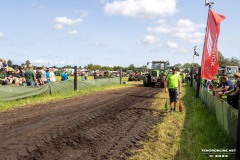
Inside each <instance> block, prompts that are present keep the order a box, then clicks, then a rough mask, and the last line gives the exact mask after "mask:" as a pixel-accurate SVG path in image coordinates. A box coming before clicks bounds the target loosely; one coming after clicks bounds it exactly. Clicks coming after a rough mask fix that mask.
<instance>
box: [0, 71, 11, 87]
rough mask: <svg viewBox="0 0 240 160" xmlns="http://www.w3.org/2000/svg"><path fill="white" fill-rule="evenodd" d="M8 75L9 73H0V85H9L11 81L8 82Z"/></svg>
mask: <svg viewBox="0 0 240 160" xmlns="http://www.w3.org/2000/svg"><path fill="white" fill-rule="evenodd" d="M7 77H8V74H7V72H5V71H3V70H1V71H0V84H1V85H9V81H8V78H7Z"/></svg>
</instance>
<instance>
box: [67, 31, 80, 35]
mask: <svg viewBox="0 0 240 160" xmlns="http://www.w3.org/2000/svg"><path fill="white" fill-rule="evenodd" d="M67 33H68V34H71V35H76V34H78V31H77V30H71V31H67Z"/></svg>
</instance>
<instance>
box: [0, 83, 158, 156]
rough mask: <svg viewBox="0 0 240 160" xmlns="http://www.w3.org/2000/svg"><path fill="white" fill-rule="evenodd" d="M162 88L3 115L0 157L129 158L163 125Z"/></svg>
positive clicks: (91, 96) (127, 90) (101, 94)
mask: <svg viewBox="0 0 240 160" xmlns="http://www.w3.org/2000/svg"><path fill="white" fill-rule="evenodd" d="M160 91H161V89H160V88H145V87H131V88H125V89H119V90H112V91H104V92H99V93H93V94H89V95H85V96H81V97H78V98H71V99H67V100H63V101H58V102H53V103H48V104H43V105H36V106H34V107H25V108H20V109H16V110H12V111H7V112H4V113H0V159H1V160H2V159H45V160H53V159H56V160H68V159H78V160H88V159H89V160H94V159H101V160H102V159H127V158H128V157H129V156H130V155H131V152H130V149H133V148H136V147H141V146H138V145H137V143H136V142H137V141H139V140H143V139H146V138H147V135H146V133H148V132H149V130H150V127H151V126H152V125H154V124H156V123H158V122H160V121H161V116H162V115H161V114H160V113H159V116H153V115H152V114H151V113H152V112H153V111H152V110H150V108H149V107H150V105H151V103H152V102H153V100H154V99H155V96H156V94H157V93H159V92H160Z"/></svg>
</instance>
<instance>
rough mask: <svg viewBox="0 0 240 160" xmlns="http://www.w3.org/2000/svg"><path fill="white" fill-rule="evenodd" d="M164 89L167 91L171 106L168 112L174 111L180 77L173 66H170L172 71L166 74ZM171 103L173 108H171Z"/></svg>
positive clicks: (179, 87)
mask: <svg viewBox="0 0 240 160" xmlns="http://www.w3.org/2000/svg"><path fill="white" fill-rule="evenodd" d="M165 91H166V92H169V97H170V107H171V109H170V112H172V111H173V110H174V111H175V108H176V106H177V101H178V93H179V94H181V78H180V76H179V75H178V74H177V71H176V68H175V67H173V68H172V73H170V74H168V76H167V79H166V86H165ZM173 103H174V108H172V105H173Z"/></svg>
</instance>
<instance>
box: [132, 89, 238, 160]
mask: <svg viewBox="0 0 240 160" xmlns="http://www.w3.org/2000/svg"><path fill="white" fill-rule="evenodd" d="M182 90H183V93H182V96H183V97H182V100H183V112H178V109H177V111H176V112H173V113H169V112H165V116H164V117H163V121H162V122H161V123H159V124H157V125H156V126H154V127H153V128H152V131H151V132H150V133H149V136H150V138H149V140H148V141H144V142H140V144H141V146H144V148H143V149H138V150H134V151H133V153H134V156H132V157H131V158H130V159H131V160H161V159H175V160H198V159H199V160H205V159H206V160H207V159H225V160H226V159H234V156H235V155H234V154H222V153H221V154H218V153H215V154H212V155H213V156H214V157H215V156H216V155H225V156H226V155H227V156H228V157H227V158H226V157H225V158H210V157H209V154H204V153H203V152H202V149H234V148H235V145H234V142H233V140H232V139H231V138H229V137H228V136H227V134H226V132H225V131H224V130H223V129H222V127H221V126H220V125H219V124H218V122H217V119H216V118H215V116H214V115H213V114H211V112H210V111H209V109H208V108H207V107H206V106H205V105H203V104H202V102H201V100H200V98H194V95H195V94H196V91H195V90H194V89H193V88H191V87H189V86H185V87H183V88H182ZM166 97H168V95H167V93H164V92H162V93H160V94H159V95H158V98H157V99H156V101H155V102H154V103H153V105H152V107H153V109H155V110H157V111H159V112H156V113H160V112H163V111H164V110H165V109H164V104H165V102H166ZM168 103H169V102H168Z"/></svg>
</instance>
